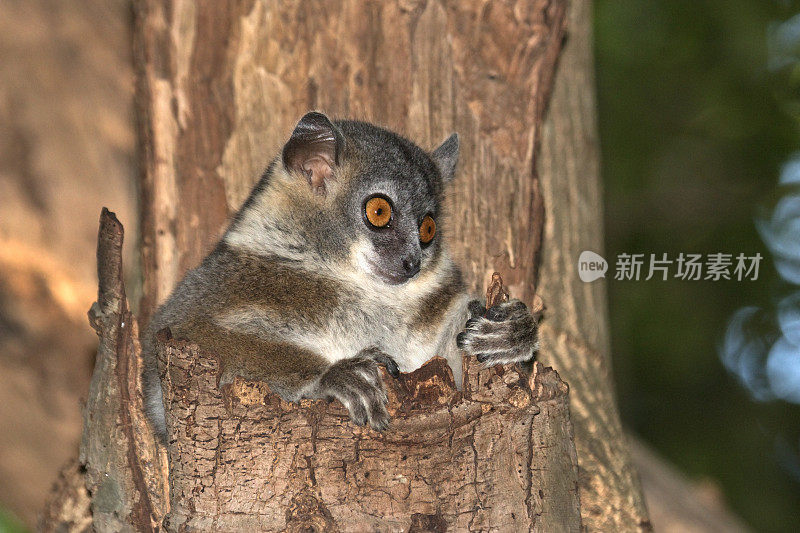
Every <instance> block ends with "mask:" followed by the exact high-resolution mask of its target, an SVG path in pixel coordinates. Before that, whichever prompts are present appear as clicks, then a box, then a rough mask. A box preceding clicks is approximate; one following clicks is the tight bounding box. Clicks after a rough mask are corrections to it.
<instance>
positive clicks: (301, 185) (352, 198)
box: [240, 112, 458, 285]
mask: <svg viewBox="0 0 800 533" xmlns="http://www.w3.org/2000/svg"><path fill="white" fill-rule="evenodd" d="M457 160H458V135H456V134H453V135H451V136H450V137H449V138H448V139H447V140H446V141H444V143H443V144H442V145H441V146H439V147H438V148H437V149H435V150H434V151H433V152H431V153H428V152H426V151H424V150H423V149H422V148H420V147H419V146H417V145H415V144H414V143H412V142H411V141H409V140H407V139H405V138H403V137H401V136H399V135H397V134H395V133H392V132H390V131H387V130H385V129H382V128H379V127H377V126H374V125H372V124H369V123H365V122H357V121H350V120H342V121H335V122H334V121H331V120H330V119H328V117H327V116H325V115H323V114H322V113H317V112H311V113H308V114H306V115H305V116H304V117H303V118H302V119H301V120H300V122H299V123H298V124H297V126H296V127H295V129H294V131H293V132H292V135H291V137H290V138H289V140H288V142H287V143H286V145H285V146H284V147H283V151H282V154H281V157H280V160H279V161H276V162H275V163H274V164H273V167H272V169H271V171H268V172H267V175H265V180H267V179H268V183H261V184H259V186H257V187H256V191H254V193H253V194H254V195H256V194H257V193H258V189H259V187H260V188H263V189H265V190H264V193H265V194H266V196H267V197H268V198H269V201H268V202H267V203H269V204H270V208H269V209H265V210H264V211H265V213H266V212H267V211H268V212H269V213H271V214H272V215H276V214H277V217H276V216H270V217H269V218H270V219H271V222H270V223H269V224H265V226H269V228H268V229H269V231H273V230H274V229H275V228H278V229H283V230H285V231H286V235H284V236H283V237H282V238H283V239H284V240H285V241H288V242H289V243H290V246H289V247H288V248H286V246H284V250H285V251H287V250H289V249H293V250H303V252H306V251H309V252H312V253H315V255H316V259H315V260H316V261H333V262H341V261H345V262H349V263H350V264H351V265H352V266H353V267H355V268H356V269H357V270H359V271H361V272H362V273H366V274H367V275H368V276H370V277H371V278H373V279H375V280H378V281H380V282H382V283H385V284H390V285H398V284H402V283H405V282H407V281H409V280H411V279H413V278H415V276H417V274H418V273H420V271H422V272H424V271H425V269H426V267H428V266H430V265H431V264H433V263H435V262H436V260H437V258H438V257H439V255H440V253H441V249H442V247H441V244H440V241H441V231H440V230H441V220H440V218H441V215H442V205H441V204H442V200H443V192H444V186H445V184H446V183H447V182H449V181H450V180H452V179H453V176H454V174H455V167H456V162H457ZM265 180H262V182H264V181H265ZM248 203H251V201H250V200H249V201H248ZM246 208H247V204H245V207H244V208H243V211H244V210H245V209H246ZM240 216H241V214H240ZM279 219H282V220H279ZM284 244H285V243H284Z"/></svg>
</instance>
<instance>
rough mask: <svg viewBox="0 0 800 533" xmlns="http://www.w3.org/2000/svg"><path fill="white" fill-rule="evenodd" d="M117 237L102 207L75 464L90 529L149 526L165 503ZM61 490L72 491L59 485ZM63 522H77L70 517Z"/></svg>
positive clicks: (50, 524) (52, 524)
mask: <svg viewBox="0 0 800 533" xmlns="http://www.w3.org/2000/svg"><path fill="white" fill-rule="evenodd" d="M122 240H123V228H122V224H120V222H119V221H118V220H117V218H116V216H115V215H114V213H112V212H110V211H108V210H107V209H105V208H104V209H103V211H102V214H101V215H100V231H99V235H98V243H97V260H98V271H97V273H98V279H99V290H98V295H97V302H96V303H95V304H93V305H92V308H91V309H90V311H89V322H90V323H91V325H92V327H94V328H95V331H96V332H97V334H98V336H99V337H100V345H99V347H98V350H97V359H96V361H95V369H94V374H93V376H92V382H91V385H90V387H89V394H88V398H87V402H86V407H85V409H84V425H83V438H82V440H81V449H80V458H79V463H80V466H81V469H82V471H83V472H84V474H83V480H84V483H85V489H86V491H87V494H88V497H89V500H90V509H91V521H92V524H93V527H94V529H95V530H99V531H119V530H124V529H130V528H134V529H136V530H137V531H155V530H157V529H158V524H159V523H160V521H161V517H162V516H163V514H164V505H165V503H166V498H165V496H166V490H165V484H166V461H165V457H163V455H162V452H161V451H159V449H158V448H157V446H156V443H155V439H154V438H153V435H152V432H151V431H150V427H149V425H148V424H147V422H146V421H145V418H144V414H143V409H142V396H141V387H140V383H139V373H140V370H139V368H140V358H139V335H138V327H137V324H136V320H135V318H134V317H133V315H132V314H131V312H130V311H129V310H128V304H127V301H126V297H125V286H124V284H123V278H122ZM63 475H64V476H69V475H71V474H70V473H69V471H68V470H67V471H65V472H64V473H63ZM67 479H69V478H67ZM64 490H65V491H67V490H71V491H73V492H75V491H76V490H77V489H76V488H75V487H74V483H73V484H69V483H65V484H64ZM69 497H71V496H69V493H65V494H59V493H58V492H57V493H55V494H53V495H51V499H50V500H51V501H50V503H49V504H48V508H50V509H52V508H58V507H59V506H61V507H63V504H60V503H59V502H60V501H61V500H63V499H64V498H69ZM73 499H74V497H73ZM81 508H82V507H81ZM65 516H66V515H65V513H63V512H62V513H58V512H54V513H48V515H47V516H46V517H45V519H44V522H43V523H42V529H45V530H48V529H50V530H59V528H60V527H67V526H66V525H65V524H64V523H62V522H59V520H62V519H64V517H65ZM48 517H49V518H48ZM48 520H50V521H48ZM70 520H71V521H72V522H80V520H79V518H78V517H75V516H73V517H71V518H70Z"/></svg>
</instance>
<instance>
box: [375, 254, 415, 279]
mask: <svg viewBox="0 0 800 533" xmlns="http://www.w3.org/2000/svg"><path fill="white" fill-rule="evenodd" d="M367 264H368V265H369V270H370V272H371V274H372V275H374V276H376V277H378V278H380V279H381V281H383V282H385V283H387V284H389V285H402V284H403V283H406V282H408V281H409V280H411V279H413V278H414V277H415V276H416V275H417V274H419V272H415V273H414V275H412V276H406V275H403V274H392V273H389V272H386V271H385V270H384V269H383V268H381V267H380V265H378V264H376V263H374V262H372V261H370V260H369V259H367Z"/></svg>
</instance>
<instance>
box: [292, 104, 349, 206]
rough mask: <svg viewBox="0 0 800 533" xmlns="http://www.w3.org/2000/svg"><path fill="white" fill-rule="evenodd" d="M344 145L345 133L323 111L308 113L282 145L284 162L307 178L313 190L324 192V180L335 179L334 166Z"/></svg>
mask: <svg viewBox="0 0 800 533" xmlns="http://www.w3.org/2000/svg"><path fill="white" fill-rule="evenodd" d="M343 147H344V136H343V135H342V132H341V131H339V128H337V127H336V126H335V125H334V124H333V122H331V120H330V119H329V118H328V117H327V116H325V115H324V114H322V113H318V112H316V111H312V112H310V113H306V114H305V115H304V116H303V118H301V119H300V122H298V123H297V126H295V128H294V131H293V132H292V136H291V137H290V138H289V140H288V141H287V142H286V145H285V146H284V147H283V165H284V167H286V170H288V171H290V172H291V171H294V172H297V173H299V174H301V175H303V176H305V178H306V179H307V180H308V184H309V185H310V186H311V189H312V190H313V191H314V192H315V193H317V194H320V195H322V196H324V195H325V192H326V186H325V182H326V181H328V180H330V179H332V177H333V171H334V167H335V166H336V165H338V164H339V158H340V157H341V154H342V149H343Z"/></svg>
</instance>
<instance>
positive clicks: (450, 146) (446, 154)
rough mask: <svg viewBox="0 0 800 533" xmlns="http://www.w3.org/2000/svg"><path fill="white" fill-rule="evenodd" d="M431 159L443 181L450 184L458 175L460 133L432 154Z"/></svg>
mask: <svg viewBox="0 0 800 533" xmlns="http://www.w3.org/2000/svg"><path fill="white" fill-rule="evenodd" d="M431 158H432V159H433V162H434V163H436V166H437V167H438V168H439V173H440V174H441V175H442V181H444V182H445V183H448V182H450V181H452V180H453V178H454V177H455V175H456V164H457V163H458V133H453V134H452V135H450V137H448V138H447V140H446V141H444V142H443V143H442V144H441V146H439V148H437V149H436V150H434V151H433V153H431Z"/></svg>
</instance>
